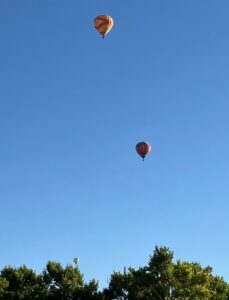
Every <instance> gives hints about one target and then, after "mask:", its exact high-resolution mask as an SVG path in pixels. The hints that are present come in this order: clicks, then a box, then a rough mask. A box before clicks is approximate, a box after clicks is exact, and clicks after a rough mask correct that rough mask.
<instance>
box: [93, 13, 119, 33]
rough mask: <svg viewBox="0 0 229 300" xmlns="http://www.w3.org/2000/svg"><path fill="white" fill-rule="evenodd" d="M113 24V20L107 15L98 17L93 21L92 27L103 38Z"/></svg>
mask: <svg viewBox="0 0 229 300" xmlns="http://www.w3.org/2000/svg"><path fill="white" fill-rule="evenodd" d="M113 24H114V22H113V19H112V18H111V17H110V16H107V15H102V16H98V17H96V18H95V20H94V27H95V29H96V30H97V31H98V32H99V33H100V34H101V35H102V37H103V38H104V37H105V35H107V34H108V32H110V31H111V29H112V27H113Z"/></svg>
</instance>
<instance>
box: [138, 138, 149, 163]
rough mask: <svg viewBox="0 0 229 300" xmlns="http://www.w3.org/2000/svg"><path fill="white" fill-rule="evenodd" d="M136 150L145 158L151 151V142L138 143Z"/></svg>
mask: <svg viewBox="0 0 229 300" xmlns="http://www.w3.org/2000/svg"><path fill="white" fill-rule="evenodd" d="M136 151H137V153H138V154H139V155H140V156H141V157H142V159H143V160H144V158H145V156H146V155H147V154H148V153H149V152H150V151H151V146H150V144H149V143H146V142H140V143H138V144H137V145H136Z"/></svg>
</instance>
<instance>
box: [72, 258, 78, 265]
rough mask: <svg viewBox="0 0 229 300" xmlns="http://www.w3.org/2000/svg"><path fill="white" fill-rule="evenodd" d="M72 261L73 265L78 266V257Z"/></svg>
mask: <svg viewBox="0 0 229 300" xmlns="http://www.w3.org/2000/svg"><path fill="white" fill-rule="evenodd" d="M73 261H74V263H75V264H76V265H77V264H78V262H79V261H80V260H79V258H78V257H75V258H74V259H73Z"/></svg>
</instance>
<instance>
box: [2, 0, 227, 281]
mask: <svg viewBox="0 0 229 300" xmlns="http://www.w3.org/2000/svg"><path fill="white" fill-rule="evenodd" d="M228 10H229V2H228V0H220V1H213V0H212V1H209V0H201V1H199V0H192V1H183V0H175V1H158V0H157V1H156V0H144V1H136V0H126V1H123V0H113V1H111V0H110V1H108V0H106V1H105V0H104V1H103V0H100V1H99V0H98V1H91V0H77V1H73V0H68V1H60V0H55V1H53V0H52V1H51V0H45V1H31V0H30V1H26V0H23V1H16V0H15V1H13V0H2V1H0V249H1V256H0V267H1V268H2V267H3V266H4V265H8V264H12V265H15V266H19V265H21V264H26V265H28V266H30V267H32V268H34V269H36V270H37V271H39V272H40V271H41V270H42V269H43V267H44V266H45V264H46V262H47V261H48V260H49V259H52V260H57V261H60V262H61V263H62V264H64V265H65V264H67V263H71V262H72V258H73V257H79V258H80V269H81V271H82V272H83V273H84V274H85V277H86V280H88V279H91V278H93V277H95V278H97V279H99V281H100V284H101V285H100V286H101V287H104V286H105V285H106V284H107V280H108V279H109V276H110V274H111V272H112V271H113V270H116V271H118V270H123V267H124V266H133V267H139V266H143V265H145V264H147V262H148V258H149V255H150V254H151V253H152V251H153V249H154V247H155V245H166V246H168V247H170V248H171V249H172V250H174V251H175V258H176V259H177V258H180V259H182V260H188V261H198V262H200V263H201V264H202V265H203V266H206V265H208V264H210V265H211V266H213V268H214V272H215V274H219V275H222V276H224V278H225V279H226V280H227V281H229V270H228V267H227V264H226V262H228V257H229V236H228V231H229V218H228V210H229V188H228V178H229V160H228V155H229V141H228V131H229V118H228V116H229V55H228V53H229V18H228ZM104 13H106V14H110V15H111V16H112V17H113V18H114V22H115V26H114V28H113V30H112V32H111V33H110V34H109V35H108V36H107V38H106V39H105V40H103V39H101V37H100V36H99V34H98V33H97V32H96V31H95V30H94V28H93V24H92V23H93V19H94V17H96V16H97V15H100V14H104ZM142 140H146V141H148V142H150V143H151V145H152V152H151V154H150V155H149V156H148V157H147V159H146V161H145V162H144V163H143V162H142V161H141V159H140V157H138V156H137V154H136V153H135V144H136V143H137V142H139V141H142Z"/></svg>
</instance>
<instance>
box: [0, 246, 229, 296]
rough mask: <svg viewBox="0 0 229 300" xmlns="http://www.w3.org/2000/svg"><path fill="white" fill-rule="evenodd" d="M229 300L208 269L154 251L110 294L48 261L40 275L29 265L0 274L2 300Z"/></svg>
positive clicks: (121, 276) (228, 288)
mask: <svg viewBox="0 0 229 300" xmlns="http://www.w3.org/2000/svg"><path fill="white" fill-rule="evenodd" d="M54 299H55V300H229V285H228V284H227V283H226V282H225V281H224V280H223V278H221V277H218V276H214V275H213V274H212V269H211V268H210V267H206V268H202V267H201V265H200V264H198V263H188V262H182V261H179V260H178V261H177V262H173V252H171V251H170V250H169V249H168V248H166V247H156V248H155V250H154V252H153V255H152V256H150V259H149V262H148V264H147V265H146V266H144V267H141V268H139V269H134V268H128V270H126V269H125V271H124V272H123V273H120V272H113V274H112V275H111V279H110V283H109V286H108V288H107V289H104V291H102V292H100V291H98V282H97V281H96V280H94V279H93V280H91V281H90V282H88V283H85V281H84V277H83V274H82V273H81V272H80V270H79V268H78V266H74V267H73V266H72V265H67V266H66V267H65V268H64V267H62V266H61V264H60V263H57V262H52V261H49V262H48V263H47V265H46V268H45V269H44V271H43V272H42V273H41V274H39V275H37V274H36V273H35V272H34V271H33V270H31V269H28V268H27V267H26V266H21V267H19V268H14V267H10V266H8V267H5V268H3V270H2V271H1V272H0V300H54Z"/></svg>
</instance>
